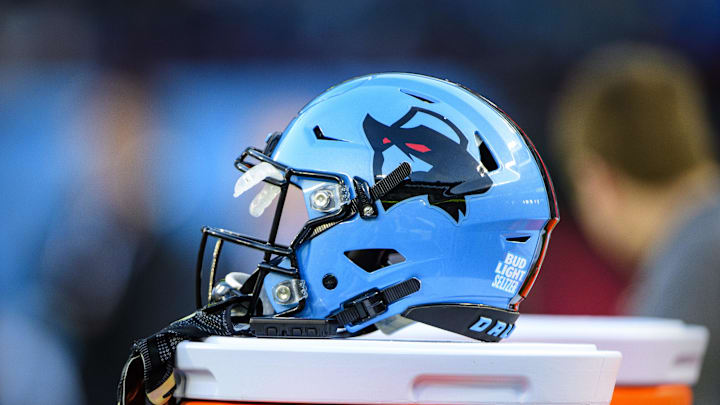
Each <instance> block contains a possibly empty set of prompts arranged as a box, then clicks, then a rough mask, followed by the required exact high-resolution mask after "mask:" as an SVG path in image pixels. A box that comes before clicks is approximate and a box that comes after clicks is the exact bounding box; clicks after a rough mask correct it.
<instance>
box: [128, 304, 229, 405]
mask: <svg viewBox="0 0 720 405" xmlns="http://www.w3.org/2000/svg"><path fill="white" fill-rule="evenodd" d="M238 304H239V302H238V299H237V297H234V298H230V299H228V300H226V301H224V302H221V303H218V304H211V305H208V306H206V307H204V308H202V309H199V310H197V311H195V313H193V314H192V315H188V316H187V317H185V318H182V319H179V320H177V321H175V322H173V323H171V324H170V325H169V326H168V327H166V328H165V329H163V330H161V331H160V332H158V333H156V334H154V335H152V336H150V337H147V338H145V339H139V340H137V341H135V343H134V344H133V346H132V350H131V353H130V358H128V360H127V362H126V363H125V366H124V367H123V370H122V374H121V375H120V383H119V384H118V390H117V403H118V405H146V404H153V405H165V404H174V403H175V401H174V399H173V397H172V394H173V392H174V391H175V388H176V387H177V381H176V376H175V372H174V369H173V366H174V364H175V349H176V348H177V345H178V344H179V343H180V342H182V341H184V340H200V339H203V338H206V337H208V336H211V335H214V336H232V335H235V334H237V332H236V331H235V330H234V329H233V323H232V321H231V320H230V311H231V310H232V309H233V307H235V306H236V305H238Z"/></svg>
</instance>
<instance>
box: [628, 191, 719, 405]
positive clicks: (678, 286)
mask: <svg viewBox="0 0 720 405" xmlns="http://www.w3.org/2000/svg"><path fill="white" fill-rule="evenodd" d="M719 301H720V195H715V196H714V197H713V198H711V199H710V202H709V203H708V204H706V205H705V206H703V207H701V208H700V209H699V210H696V211H694V212H693V213H691V214H689V215H687V217H686V218H683V219H681V220H680V223H679V224H677V225H676V226H675V227H674V229H672V230H671V231H670V232H669V233H668V234H667V235H666V237H665V238H664V240H663V242H662V243H659V244H658V246H657V247H656V248H655V249H654V250H653V251H652V252H651V254H650V256H649V257H648V258H647V260H646V261H645V262H644V265H643V266H642V267H641V270H640V273H639V274H638V278H637V281H636V283H635V284H634V286H633V288H632V293H631V296H630V297H629V307H628V312H629V313H630V314H632V315H640V316H656V317H664V318H675V319H681V320H683V321H685V322H686V323H690V324H698V325H704V326H706V327H707V328H708V329H709V331H710V342H709V344H708V348H707V353H706V355H705V360H704V365H703V369H702V373H701V374H700V380H699V382H698V384H697V385H696V386H695V388H694V392H695V402H694V403H695V404H696V405H704V404H716V403H717V401H718V398H720V384H719V383H718V381H720V306H719V304H720V302H719Z"/></svg>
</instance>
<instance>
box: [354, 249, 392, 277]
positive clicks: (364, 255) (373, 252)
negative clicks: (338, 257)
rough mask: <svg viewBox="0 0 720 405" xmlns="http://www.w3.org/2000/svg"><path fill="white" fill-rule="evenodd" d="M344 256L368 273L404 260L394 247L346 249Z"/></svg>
mask: <svg viewBox="0 0 720 405" xmlns="http://www.w3.org/2000/svg"><path fill="white" fill-rule="evenodd" d="M345 256H347V258H348V259H350V261H351V262H353V263H355V265H356V266H358V267H360V268H361V269H363V270H365V271H367V272H368V273H372V272H374V271H376V270H380V269H382V268H385V267H388V266H392V265H393V264H398V263H402V262H404V261H405V256H403V255H402V254H400V253H399V252H398V251H397V250H395V249H358V250H348V251H347V252H345Z"/></svg>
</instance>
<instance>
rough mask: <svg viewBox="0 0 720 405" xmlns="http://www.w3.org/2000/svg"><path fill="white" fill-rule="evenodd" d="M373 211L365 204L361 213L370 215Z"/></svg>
mask: <svg viewBox="0 0 720 405" xmlns="http://www.w3.org/2000/svg"><path fill="white" fill-rule="evenodd" d="M373 212H374V211H373V209H372V207H371V206H369V205H366V206H364V207H363V214H365V215H368V216H370V215H372V214H373Z"/></svg>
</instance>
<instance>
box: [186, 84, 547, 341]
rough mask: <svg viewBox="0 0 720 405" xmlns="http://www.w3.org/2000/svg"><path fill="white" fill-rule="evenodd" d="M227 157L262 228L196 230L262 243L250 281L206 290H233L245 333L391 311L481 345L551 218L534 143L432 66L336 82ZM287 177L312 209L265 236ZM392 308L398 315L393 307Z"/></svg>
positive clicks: (294, 331) (534, 257)
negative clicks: (264, 223) (268, 212)
mask: <svg viewBox="0 0 720 405" xmlns="http://www.w3.org/2000/svg"><path fill="white" fill-rule="evenodd" d="M235 166H236V167H237V168H238V169H239V170H240V171H242V172H244V174H243V176H242V177H241V179H240V180H239V181H238V185H237V186H236V194H241V193H243V192H245V191H246V190H247V189H249V188H251V187H252V186H254V185H255V184H257V183H259V182H264V183H265V186H264V188H263V190H262V191H261V192H260V194H259V195H258V196H257V197H256V198H255V200H253V203H252V204H251V211H253V210H255V214H259V213H261V212H262V210H263V209H264V208H265V207H267V206H269V204H270V202H272V200H273V199H274V198H277V199H278V205H277V207H278V208H277V209H276V212H275V217H274V221H273V226H272V229H271V232H270V236H269V238H268V240H260V239H258V238H252V237H248V236H244V235H240V234H237V233H234V232H230V231H226V230H222V229H217V228H204V229H203V239H202V244H201V245H202V246H201V251H200V257H199V259H198V276H197V277H198V278H197V283H198V286H197V301H198V306H200V305H201V297H200V295H201V293H200V284H201V281H200V280H201V270H202V267H203V265H202V263H203V252H204V250H205V244H206V241H207V238H208V236H213V237H216V238H218V243H217V245H216V254H215V255H214V258H213V263H212V267H211V273H212V274H211V277H210V283H211V286H213V285H215V284H214V278H215V277H214V271H215V267H216V265H217V260H218V257H219V252H220V248H221V247H222V242H223V241H230V242H233V243H237V244H240V245H243V246H248V247H251V248H255V249H260V250H263V251H264V252H265V256H264V260H263V261H262V262H261V263H260V264H259V265H258V268H257V269H256V270H255V272H254V273H253V274H252V275H251V276H250V277H249V279H248V278H247V277H243V276H242V275H240V274H236V273H231V274H230V275H228V277H226V278H225V279H224V280H223V281H222V282H220V283H218V284H217V285H215V289H214V291H213V294H212V297H211V301H220V300H223V299H227V298H228V297H233V299H236V300H244V301H245V302H246V304H244V308H245V309H246V310H243V311H240V312H237V316H238V320H239V321H240V322H242V323H245V324H247V329H246V333H247V334H251V335H255V336H301V337H311V336H317V337H328V336H344V335H356V334H361V333H365V332H367V331H370V330H373V329H374V328H375V326H374V325H376V324H377V323H378V322H381V321H384V320H386V319H387V318H390V317H395V316H402V317H405V318H409V319H412V320H416V321H419V322H424V323H427V324H430V325H433V326H437V327H440V328H443V329H447V330H450V331H453V332H456V333H460V334H463V335H466V336H470V337H473V338H476V339H481V340H486V341H497V340H500V339H501V338H504V337H507V336H508V335H509V334H510V333H511V332H512V329H513V327H514V322H515V319H516V318H517V316H518V313H517V308H518V304H519V303H520V302H521V301H522V300H523V299H524V298H525V297H526V296H527V293H528V292H529V290H530V288H531V286H532V284H533V282H534V280H535V278H536V277H537V274H538V270H539V268H540V265H541V263H542V259H543V256H544V253H545V250H546V248H547V244H548V241H549V239H550V232H551V230H552V228H553V227H554V225H555V224H556V223H557V221H558V219H559V216H558V209H557V204H556V201H555V196H554V191H553V187H552V184H551V181H550V177H549V175H548V172H547V170H546V168H545V166H544V165H543V163H542V161H541V159H540V157H539V156H538V154H537V151H536V150H535V148H534V147H533V145H532V143H531V142H530V140H529V139H528V138H527V137H526V136H525V134H524V133H523V132H522V130H520V128H518V127H517V125H515V123H514V122H513V121H512V120H511V119H510V118H509V117H508V116H507V115H506V114H505V113H504V112H502V111H501V110H500V109H499V108H497V107H496V106H495V105H494V104H492V103H491V102H489V101H488V100H487V99H485V98H483V97H482V96H479V95H477V94H475V93H473V92H472V91H470V90H468V89H466V88H464V87H462V86H460V85H457V84H455V83H451V82H448V81H446V80H440V79H436V78H432V77H427V76H422V75H417V74H407V73H385V74H374V75H368V76H363V77H359V78H355V79H352V80H349V81H346V82H344V83H342V84H340V85H337V86H335V87H333V88H331V89H329V90H327V91H326V92H324V93H323V94H321V95H320V96H319V97H317V98H316V99H314V100H313V101H311V102H310V103H309V104H308V105H307V106H305V107H304V108H303V109H302V111H300V113H299V114H298V116H297V117H296V118H295V119H293V120H292V122H290V124H289V125H288V127H287V128H286V129H285V131H284V132H282V133H275V134H273V135H271V136H270V137H269V138H268V140H267V145H266V146H265V148H264V149H263V150H261V149H255V148H248V149H247V150H246V151H245V152H244V153H243V154H242V155H241V156H240V157H239V158H238V160H237V161H236V164H235ZM289 187H299V188H300V189H301V190H302V193H303V195H304V199H305V205H306V208H307V213H308V217H309V221H308V222H307V223H306V224H305V226H304V227H303V229H301V230H300V231H299V232H298V235H297V236H296V238H295V240H294V241H293V242H292V243H291V244H290V245H289V246H281V245H279V244H277V243H276V242H275V238H276V234H277V228H278V224H279V221H280V216H281V215H282V209H283V206H284V203H285V196H286V194H287V190H288V188H289ZM393 319H397V318H393Z"/></svg>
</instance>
